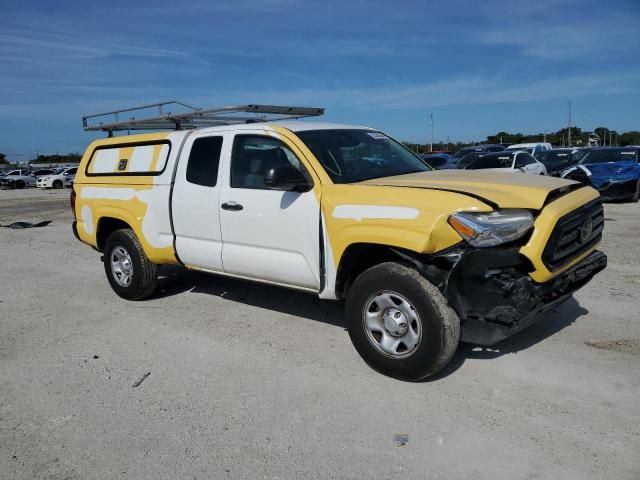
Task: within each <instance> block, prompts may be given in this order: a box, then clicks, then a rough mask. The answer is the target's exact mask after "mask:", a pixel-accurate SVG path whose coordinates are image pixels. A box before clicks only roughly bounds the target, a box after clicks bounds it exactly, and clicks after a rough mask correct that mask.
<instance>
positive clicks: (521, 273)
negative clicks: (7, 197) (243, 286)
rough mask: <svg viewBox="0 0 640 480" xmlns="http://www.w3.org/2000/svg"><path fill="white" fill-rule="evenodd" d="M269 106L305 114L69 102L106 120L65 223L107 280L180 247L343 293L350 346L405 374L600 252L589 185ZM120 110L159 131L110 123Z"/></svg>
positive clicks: (149, 282) (534, 298)
mask: <svg viewBox="0 0 640 480" xmlns="http://www.w3.org/2000/svg"><path fill="white" fill-rule="evenodd" d="M225 108H227V109H231V107H225ZM286 108H288V109H289V110H286V111H287V112H289V113H290V115H289V116H288V117H287V116H285V118H289V117H301V116H307V115H313V113H309V112H307V111H306V110H305V109H299V110H296V109H295V107H267V106H256V105H249V106H242V108H240V107H237V108H236V110H225V111H224V112H222V113H228V112H229V111H236V112H238V111H239V112H252V115H256V116H255V118H254V117H253V116H252V115H249V114H247V115H245V116H244V117H242V116H240V117H238V116H236V117H235V118H234V119H233V120H226V119H225V120H220V119H221V118H224V115H223V114H222V113H221V111H220V110H211V111H209V110H196V112H201V113H199V114H196V113H192V114H191V116H190V115H187V114H184V115H182V116H179V115H173V114H162V115H159V116H158V117H156V118H152V119H148V120H146V121H143V120H133V119H132V120H128V121H126V122H123V121H120V122H114V123H111V124H105V123H104V122H101V123H99V124H97V125H94V126H88V127H87V124H86V120H85V128H86V129H88V130H90V129H95V130H104V131H107V132H108V133H109V137H108V138H102V139H98V140H95V141H94V142H93V143H91V144H90V145H89V147H88V148H87V150H86V152H85V153H84V156H83V157H82V161H81V163H80V166H79V168H78V171H77V174H76V177H75V182H74V184H73V191H72V198H71V203H72V207H73V210H74V213H75V218H76V220H75V221H74V223H73V231H74V233H75V235H76V237H77V238H78V239H79V240H80V241H82V242H84V243H86V244H87V245H90V246H91V247H93V248H94V249H95V250H97V251H98V252H102V253H103V255H102V259H103V262H104V270H105V273H106V277H107V280H108V281H109V283H110V284H111V287H112V288H113V290H114V291H115V293H116V294H117V295H119V296H120V297H122V298H125V299H128V300H139V299H142V298H146V297H149V296H151V295H152V294H153V293H154V290H155V289H156V284H157V278H158V267H159V266H162V265H182V266H184V267H185V268H187V269H189V270H197V271H202V272H211V273H213V274H216V275H223V276H229V277H236V278H242V279H247V280H253V281H257V282H262V283H266V284H271V285H278V286H282V287H286V288H291V289H296V290H301V291H304V292H309V293H311V294H314V295H318V296H319V297H320V298H322V299H326V300H337V301H341V300H344V301H345V315H346V324H347V327H348V332H349V336H350V338H351V340H352V342H353V344H354V346H355V348H356V350H357V351H358V353H359V354H360V355H361V357H362V358H363V359H364V360H365V361H366V362H367V363H368V364H369V365H370V366H371V367H372V368H374V369H375V370H377V371H379V372H381V373H383V374H386V375H389V376H392V377H395V378H399V379H403V380H409V381H417V380H420V379H423V378H426V377H428V376H430V375H433V374H434V373H436V372H438V371H439V370H441V369H442V368H443V367H444V366H445V365H447V363H448V362H449V360H450V359H451V357H452V355H453V354H454V352H455V351H456V349H457V347H458V344H459V342H460V341H464V342H471V343H475V344H478V345H483V346H490V345H494V344H495V343H497V342H499V341H501V340H503V339H505V338H507V337H509V336H511V335H513V334H515V333H516V332H518V331H520V330H522V329H524V328H525V327H527V326H529V325H531V324H532V323H533V322H535V321H537V320H539V319H540V318H542V317H543V316H544V314H545V312H547V311H549V310H550V309H552V308H554V307H556V306H557V305H558V304H559V303H561V302H563V301H564V300H566V299H567V298H569V297H570V296H571V295H572V293H573V292H575V291H576V290H577V289H579V288H580V287H582V286H584V285H585V284H586V283H587V282H589V280H591V278H592V277H593V276H594V275H595V274H596V273H598V272H599V271H601V270H602V269H603V268H605V266H606V262H607V259H606V256H605V254H604V253H602V252H601V251H598V250H597V248H598V245H599V244H600V241H601V238H602V231H603V227H604V215H603V208H602V203H601V200H600V196H599V194H598V192H597V191H596V190H594V189H593V188H591V187H589V186H585V185H583V184H581V183H579V182H574V181H569V180H564V179H560V178H551V177H544V176H534V175H512V174H509V173H500V172H490V173H489V172H482V171H464V170H461V171H456V170H441V171H435V170H432V169H431V168H430V167H429V166H428V165H427V164H426V163H425V162H424V161H423V160H422V159H421V158H419V157H418V156H417V155H415V154H413V153H412V152H411V151H409V150H408V149H407V148H405V147H404V146H403V145H402V144H401V143H399V142H397V141H395V140H394V139H393V138H391V137H389V136H388V135H386V134H384V133H382V132H380V131H378V130H376V129H372V128H367V127H359V126H348V125H336V124H328V123H313V122H306V121H292V120H287V121H275V120H270V119H269V115H268V114H269V113H272V112H274V111H275V112H276V113H283V112H284V111H285V110H282V111H279V110H277V109H286ZM252 109H253V110H252ZM209 112H210V113H209ZM305 112H306V114H305ZM278 118H281V117H278ZM168 123H169V124H171V125H174V127H175V128H174V130H171V131H162V129H163V128H168V127H167V124H168ZM203 125H205V126H203ZM135 128H140V129H156V130H160V131H156V132H154V133H144V134H135V135H120V136H112V135H113V132H114V131H116V132H117V131H120V130H128V129H135Z"/></svg>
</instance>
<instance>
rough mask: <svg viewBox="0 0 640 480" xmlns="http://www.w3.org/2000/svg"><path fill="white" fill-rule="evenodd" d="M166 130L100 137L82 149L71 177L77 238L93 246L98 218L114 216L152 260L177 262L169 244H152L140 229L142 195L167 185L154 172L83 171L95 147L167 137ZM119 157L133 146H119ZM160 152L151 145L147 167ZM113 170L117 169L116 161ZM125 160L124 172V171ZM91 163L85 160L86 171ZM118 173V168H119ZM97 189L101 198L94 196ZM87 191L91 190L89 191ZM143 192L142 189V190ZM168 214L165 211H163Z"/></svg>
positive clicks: (143, 209)
mask: <svg viewBox="0 0 640 480" xmlns="http://www.w3.org/2000/svg"><path fill="white" fill-rule="evenodd" d="M168 137H169V134H168V133H152V134H143V135H129V136H126V137H125V136H122V137H114V138H104V139H100V140H96V141H94V142H92V143H91V144H90V145H89V147H88V148H87V150H86V151H85V153H84V155H83V157H82V160H81V161H80V166H79V168H78V172H77V174H76V177H75V180H74V190H75V191H76V194H77V196H76V211H75V213H76V218H77V232H78V236H79V237H80V240H81V241H83V242H84V243H87V244H88V245H91V246H93V247H97V243H98V242H97V238H96V234H97V226H98V222H99V220H100V219H101V218H106V217H109V218H115V219H118V220H121V221H123V222H125V223H127V224H128V225H129V226H130V227H131V228H132V229H133V231H134V233H135V234H136V237H137V238H138V240H140V243H141V245H142V248H143V249H144V252H145V254H146V255H147V257H149V260H151V261H152V262H153V263H157V264H177V263H178V261H177V259H176V256H175V253H174V250H173V246H172V245H168V246H162V247H158V246H154V245H152V244H151V242H150V241H149V239H148V238H147V236H146V235H145V234H144V232H143V222H144V221H145V218H146V217H147V216H148V214H149V205H148V203H147V202H145V201H142V200H141V197H142V198H147V196H148V198H150V199H152V198H153V195H149V194H152V193H153V191H154V189H159V188H167V187H162V186H160V185H156V184H155V180H156V179H157V178H158V177H157V176H154V175H113V176H107V175H105V176H101V175H99V176H91V175H86V173H85V171H86V169H87V164H88V163H89V160H90V159H91V156H92V154H93V152H94V150H95V149H96V147H102V146H109V145H118V144H124V143H132V144H134V143H141V142H150V141H158V140H167V139H168ZM119 153H120V155H119V156H120V159H121V160H122V159H130V158H131V155H132V154H133V147H124V148H120V152H119ZM159 154H160V149H159V148H154V157H153V160H152V163H151V167H150V169H151V170H153V169H155V166H156V165H157V162H158V157H159ZM115 165H116V168H114V172H113V173H118V170H117V162H116V163H115ZM128 167H129V164H128V165H127V169H125V170H124V172H128ZM91 169H92V165H91V164H89V173H91ZM120 173H122V172H120ZM130 190H131V191H132V192H133V195H130V197H132V198H122V199H121V198H116V197H117V196H118V195H117V194H121V192H122V191H125V192H127V191H130ZM96 191H97V192H99V193H100V196H101V197H102V198H93V197H96V194H95V192H96ZM87 192H91V194H90V195H88V194H87ZM145 192H146V193H145ZM165 214H166V215H168V212H165Z"/></svg>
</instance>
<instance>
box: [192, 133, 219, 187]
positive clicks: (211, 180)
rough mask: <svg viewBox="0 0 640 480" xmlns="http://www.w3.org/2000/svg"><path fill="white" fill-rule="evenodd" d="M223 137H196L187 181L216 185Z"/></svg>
mask: <svg viewBox="0 0 640 480" xmlns="http://www.w3.org/2000/svg"><path fill="white" fill-rule="evenodd" d="M221 150H222V137H203V138H198V139H196V141H195V142H193V146H192V147H191V153H190V154H189V163H188V164H187V182H189V183H195V184H196V185H202V186H204V187H215V185H216V183H217V180H218V167H219V166H220V151H221Z"/></svg>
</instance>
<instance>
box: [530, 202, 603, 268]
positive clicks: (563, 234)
mask: <svg viewBox="0 0 640 480" xmlns="http://www.w3.org/2000/svg"><path fill="white" fill-rule="evenodd" d="M603 228H604V210H603V209H602V200H601V199H599V198H598V199H596V200H594V201H592V202H589V203H587V204H585V205H583V206H582V207H580V208H577V209H576V210H574V211H573V212H571V213H568V214H567V215H565V216H564V217H561V218H560V219H559V220H558V222H557V223H556V226H555V227H554V229H553V232H552V233H551V236H550V237H549V242H547V246H546V247H545V248H544V252H542V261H543V262H544V264H545V266H546V267H547V268H548V269H549V270H556V269H558V268H560V267H562V266H563V265H566V264H567V263H569V262H570V261H571V260H573V259H574V258H576V257H578V256H580V255H581V254H582V253H583V252H585V251H586V250H588V249H590V248H591V247H593V246H594V245H595V244H597V243H598V242H599V241H600V240H601V239H602V230H603Z"/></svg>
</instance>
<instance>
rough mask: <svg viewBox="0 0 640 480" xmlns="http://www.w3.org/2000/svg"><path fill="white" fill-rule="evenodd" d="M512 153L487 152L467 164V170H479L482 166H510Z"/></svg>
mask: <svg viewBox="0 0 640 480" xmlns="http://www.w3.org/2000/svg"><path fill="white" fill-rule="evenodd" d="M512 163H513V154H506V155H505V154H489V155H484V156H482V157H480V158H478V159H477V160H476V161H475V162H473V163H471V164H470V165H468V166H467V167H466V168H468V169H469V170H481V169H483V168H511V164H512Z"/></svg>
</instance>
